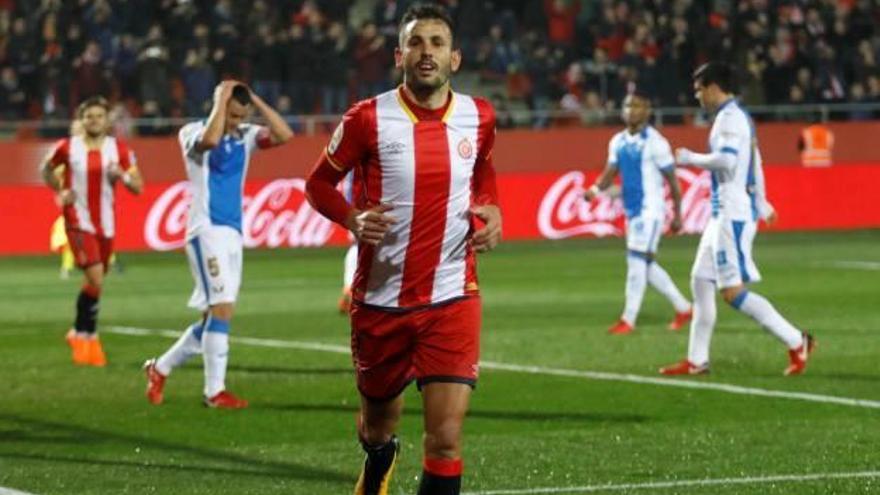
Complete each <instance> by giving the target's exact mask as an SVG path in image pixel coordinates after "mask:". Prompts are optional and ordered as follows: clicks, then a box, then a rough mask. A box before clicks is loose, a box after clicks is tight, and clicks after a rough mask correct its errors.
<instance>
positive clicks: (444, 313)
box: [351, 296, 482, 401]
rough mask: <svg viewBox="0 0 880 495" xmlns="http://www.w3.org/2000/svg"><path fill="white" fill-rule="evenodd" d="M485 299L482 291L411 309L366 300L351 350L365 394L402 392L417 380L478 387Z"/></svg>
mask: <svg viewBox="0 0 880 495" xmlns="http://www.w3.org/2000/svg"><path fill="white" fill-rule="evenodd" d="M481 320H482V302H481V300H480V298H479V297H478V296H474V297H467V298H464V299H459V300H456V301H453V302H450V303H448V304H441V305H439V306H430V307H426V308H421V309H416V310H412V311H406V312H396V311H387V310H381V309H378V308H374V307H370V306H365V305H363V304H360V303H357V302H356V303H355V304H353V305H352V309H351V355H352V359H353V360H354V367H355V372H356V374H357V386H358V390H360V392H361V394H362V395H363V396H364V397H366V398H368V399H372V400H377V401H384V400H390V399H393V398H394V397H397V396H398V395H400V393H401V392H403V389H405V388H406V386H407V385H409V382H411V381H412V380H413V379H415V380H416V382H417V384H418V386H419V388H421V387H422V385H424V384H425V383H431V382H454V383H465V384H468V385H470V386H471V387H473V386H474V385H476V383H477V374H478V371H479V369H478V365H477V362H478V361H479V359H480V324H481Z"/></svg>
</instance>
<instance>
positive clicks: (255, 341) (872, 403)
mask: <svg viewBox="0 0 880 495" xmlns="http://www.w3.org/2000/svg"><path fill="white" fill-rule="evenodd" d="M104 331H106V332H109V333H116V334H122V335H138V336H146V335H158V336H162V337H170V338H174V339H176V338H178V337H179V336H180V333H181V332H180V331H179V330H149V329H146V328H135V327H117V326H114V327H109V328H106V329H105V330H104ZM229 340H230V341H231V342H238V343H241V344H246V345H253V346H259V347H273V348H285V349H299V350H306V351H321V352H332V353H335V354H350V353H351V349H349V348H348V347H345V346H340V345H332V344H322V343H319V342H302V341H295V340H279V339H259V338H251V337H230V339H229ZM480 367H481V368H482V369H489V370H498V371H510V372H514V373H526V374H530V375H549V376H562V377H569V378H587V379H590V380H602V381H613V382H628V383H640V384H649V385H660V386H664V387H678V388H691V389H702V390H714V391H717V392H725V393H729V394H736V395H751V396H757V397H774V398H779V399H790V400H802V401H808V402H818V403H823V404H836V405H841V406H851V407H864V408H868V409H880V401H876V400H868V399H853V398H849V397H837V396H834V395H820V394H811V393H806V392H789V391H786V390H773V389H766V388H756V387H743V386H740V385H731V384H727V383H717V382H705V381H701V380H698V379H691V380H683V379H676V378H660V377H653V376H643V375H632V374H625V373H608V372H604V371H582V370H572V369H563V368H547V367H543V366H528V365H520V364H508V363H498V362H494V361H481V362H480Z"/></svg>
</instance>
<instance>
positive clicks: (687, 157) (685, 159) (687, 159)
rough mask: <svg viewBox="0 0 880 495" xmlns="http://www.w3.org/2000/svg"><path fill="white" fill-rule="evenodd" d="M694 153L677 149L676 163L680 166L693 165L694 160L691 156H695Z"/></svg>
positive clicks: (684, 149) (685, 149)
mask: <svg viewBox="0 0 880 495" xmlns="http://www.w3.org/2000/svg"><path fill="white" fill-rule="evenodd" d="M693 153H694V152H693V151H691V150H689V149H687V148H676V149H675V163H678V164H680V165H685V164H689V163H693V161H692V160H693V158H692V156H691V155H693Z"/></svg>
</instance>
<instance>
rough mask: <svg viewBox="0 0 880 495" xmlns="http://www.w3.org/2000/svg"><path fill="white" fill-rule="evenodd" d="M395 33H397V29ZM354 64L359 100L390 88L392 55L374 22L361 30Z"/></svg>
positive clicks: (356, 43) (355, 50)
mask: <svg viewBox="0 0 880 495" xmlns="http://www.w3.org/2000/svg"><path fill="white" fill-rule="evenodd" d="M394 32H395V33H396V32H397V28H396V27H395V28H394ZM354 63H355V80H356V81H357V82H358V98H359V99H363V98H366V97H367V96H369V95H376V94H379V93H382V92H383V91H385V90H386V89H387V88H388V86H389V84H388V71H389V69H390V67H391V55H390V53H389V52H388V48H387V46H386V43H385V37H384V36H382V35H381V34H380V33H379V30H378V28H377V26H376V24H375V23H373V22H367V23H365V24H364V26H363V28H361V32H360V35H359V36H358V39H357V41H355V46H354Z"/></svg>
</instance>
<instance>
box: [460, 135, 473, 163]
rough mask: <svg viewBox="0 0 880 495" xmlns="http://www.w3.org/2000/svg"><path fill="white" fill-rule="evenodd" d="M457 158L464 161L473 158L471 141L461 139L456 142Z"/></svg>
mask: <svg viewBox="0 0 880 495" xmlns="http://www.w3.org/2000/svg"><path fill="white" fill-rule="evenodd" d="M458 156H460V157H462V158H464V159H465V160H469V159H470V158H471V157H472V156H474V145H472V144H471V141H470V140H469V139H468V138H462V140H461V141H459V142H458Z"/></svg>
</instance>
